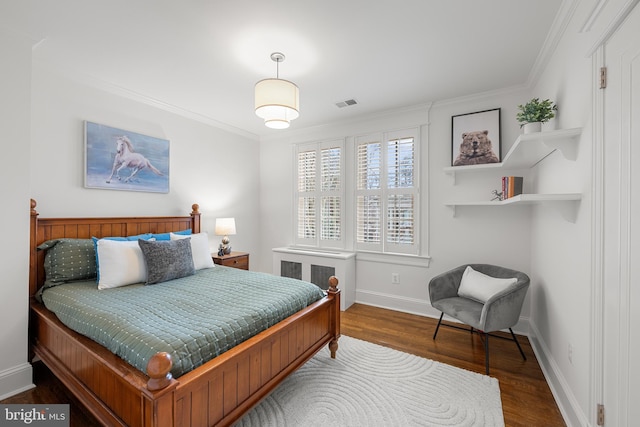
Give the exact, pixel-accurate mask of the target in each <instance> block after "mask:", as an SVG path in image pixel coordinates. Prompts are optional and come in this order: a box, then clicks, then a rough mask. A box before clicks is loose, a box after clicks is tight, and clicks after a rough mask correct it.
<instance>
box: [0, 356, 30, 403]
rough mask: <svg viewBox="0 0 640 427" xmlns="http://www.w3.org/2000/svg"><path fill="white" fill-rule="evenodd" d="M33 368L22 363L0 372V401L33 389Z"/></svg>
mask: <svg viewBox="0 0 640 427" xmlns="http://www.w3.org/2000/svg"><path fill="white" fill-rule="evenodd" d="M34 387H35V385H34V384H33V368H32V367H31V364H29V363H24V364H22V365H19V366H15V367H13V368H9V369H5V370H4V371H2V372H0V400H4V399H7V398H9V397H11V396H13V395H16V394H18V393H22V392H23V391H26V390H29V389H32V388H34Z"/></svg>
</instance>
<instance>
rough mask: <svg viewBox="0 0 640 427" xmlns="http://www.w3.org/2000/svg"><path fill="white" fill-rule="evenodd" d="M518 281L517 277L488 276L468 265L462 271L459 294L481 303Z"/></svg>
mask: <svg viewBox="0 0 640 427" xmlns="http://www.w3.org/2000/svg"><path fill="white" fill-rule="evenodd" d="M517 281H518V279H517V278H515V277H513V278H509V279H499V278H497V277H491V276H487V275H486V274H483V273H480V272H479V271H476V270H474V269H473V268H471V266H467V268H466V269H465V270H464V273H462V281H461V282H460V287H459V288H458V295H459V296H461V297H465V298H469V299H472V300H475V301H478V302H481V303H483V304H484V303H486V302H487V301H489V299H490V298H491V297H492V296H494V295H495V294H497V293H499V292H502V291H503V290H505V289H507V288H508V287H509V286H511V285H513V284H514V283H516V282H517Z"/></svg>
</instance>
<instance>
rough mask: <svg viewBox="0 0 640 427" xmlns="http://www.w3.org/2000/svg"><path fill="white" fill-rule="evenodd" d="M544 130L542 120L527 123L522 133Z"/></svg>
mask: <svg viewBox="0 0 640 427" xmlns="http://www.w3.org/2000/svg"><path fill="white" fill-rule="evenodd" d="M540 131H542V122H534V123H525V124H524V126H522V133H534V132H540Z"/></svg>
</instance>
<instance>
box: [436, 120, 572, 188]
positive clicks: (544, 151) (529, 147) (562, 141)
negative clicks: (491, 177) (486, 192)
mask: <svg viewBox="0 0 640 427" xmlns="http://www.w3.org/2000/svg"><path fill="white" fill-rule="evenodd" d="M581 133H582V128H573V129H561V130H553V131H548V132H535V133H527V134H522V135H520V136H519V137H518V139H516V141H515V142H514V143H513V146H511V149H510V150H509V152H508V153H507V154H506V155H505V156H504V157H503V159H502V162H500V163H488V164H484V165H470V166H449V167H446V168H444V171H445V173H447V174H450V175H453V176H454V179H455V175H456V174H457V173H465V172H479V171H483V170H493V169H528V168H532V167H533V166H535V165H537V164H538V163H539V162H540V160H542V159H544V158H545V157H547V156H548V155H549V154H551V153H552V152H554V151H555V150H559V151H560V152H561V153H562V155H563V156H564V157H565V158H566V159H567V160H575V159H576V156H577V146H578V140H579V137H580V134H581Z"/></svg>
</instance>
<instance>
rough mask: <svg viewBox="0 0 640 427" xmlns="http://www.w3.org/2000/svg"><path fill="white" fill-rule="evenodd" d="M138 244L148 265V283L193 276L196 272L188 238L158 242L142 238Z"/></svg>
mask: <svg viewBox="0 0 640 427" xmlns="http://www.w3.org/2000/svg"><path fill="white" fill-rule="evenodd" d="M138 245H139V246H140V250H141V251H142V257H143V258H144V263H145V265H146V267H147V282H146V283H145V284H146V285H153V284H154V283H161V282H166V281H167V280H173V279H178V278H180V277H185V276H191V275H192V274H194V273H195V272H196V270H195V267H194V265H193V256H192V255H191V242H190V239H188V238H187V239H182V240H162V241H157V242H153V241H148V240H142V239H141V240H138Z"/></svg>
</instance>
